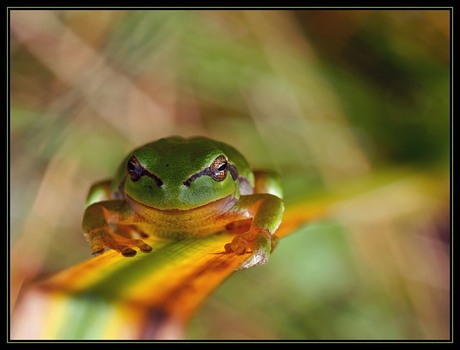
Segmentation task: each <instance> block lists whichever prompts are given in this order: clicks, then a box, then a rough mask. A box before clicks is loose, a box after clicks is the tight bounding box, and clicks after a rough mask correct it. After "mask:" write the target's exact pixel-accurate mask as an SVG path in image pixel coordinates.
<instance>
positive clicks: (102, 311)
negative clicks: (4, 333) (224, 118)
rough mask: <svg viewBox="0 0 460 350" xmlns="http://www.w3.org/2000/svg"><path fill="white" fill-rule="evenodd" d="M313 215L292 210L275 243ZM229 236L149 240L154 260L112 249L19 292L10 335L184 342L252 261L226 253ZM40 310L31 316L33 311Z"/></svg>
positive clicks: (247, 256)
mask: <svg viewBox="0 0 460 350" xmlns="http://www.w3.org/2000/svg"><path fill="white" fill-rule="evenodd" d="M319 212H321V209H319V210H317V214H318V213H319ZM312 213H313V211H305V210H301V209H299V208H297V209H296V208H295V207H292V208H291V209H290V210H287V211H286V213H285V217H284V220H283V224H282V225H281V226H280V227H279V229H278V231H277V237H278V238H281V237H284V236H285V235H287V234H288V233H290V232H292V231H293V230H295V228H297V227H299V226H300V225H301V224H303V223H304V222H305V221H306V220H307V219H309V218H311V215H312ZM231 238H232V236H231V235H229V234H224V233H222V234H216V235H213V236H209V237H206V238H202V239H183V240H179V241H171V240H159V239H154V238H150V239H146V242H147V243H149V244H150V245H151V246H152V247H153V251H152V252H151V253H149V254H142V253H139V254H137V255H136V256H135V257H133V258H125V257H123V256H121V255H120V254H119V253H117V252H115V251H107V252H105V253H104V254H102V255H100V256H97V257H94V258H91V259H89V260H87V261H84V262H82V263H80V264H78V265H76V266H73V267H70V268H68V269H67V270H64V271H62V272H60V273H58V274H56V275H54V276H51V277H50V278H48V279H46V280H43V281H40V282H38V283H36V284H32V285H30V286H29V287H28V288H25V291H24V292H23V293H22V294H21V300H19V303H18V304H19V305H18V307H17V309H16V310H15V318H14V323H13V329H14V332H13V335H12V337H13V338H15V339H162V338H180V337H181V334H182V330H183V328H184V326H185V324H186V323H187V321H188V320H189V319H190V317H191V315H192V314H193V313H194V312H195V310H196V309H197V307H198V306H199V305H200V303H201V302H202V301H203V300H204V299H205V298H206V296H207V295H208V294H209V293H211V292H212V291H213V290H214V289H215V288H216V287H217V286H219V285H220V284H221V283H222V282H223V281H224V280H225V279H226V278H228V277H229V276H230V275H231V274H232V273H233V272H234V271H235V270H237V269H238V268H240V267H241V266H242V264H243V263H244V262H245V261H246V260H248V259H249V258H250V256H251V255H250V254H244V255H240V256H238V255H235V254H228V253H225V251H224V248H223V247H224V245H225V244H226V243H228V242H229V241H230V240H231ZM37 308H38V309H40V311H39V312H34V316H33V317H31V314H30V310H32V309H37ZM44 315H45V316H44ZM43 316H44V317H43ZM42 317H43V318H42Z"/></svg>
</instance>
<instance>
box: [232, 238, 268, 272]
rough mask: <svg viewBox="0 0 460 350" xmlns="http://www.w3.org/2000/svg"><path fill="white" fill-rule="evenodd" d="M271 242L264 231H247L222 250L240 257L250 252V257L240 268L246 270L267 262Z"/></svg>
mask: <svg viewBox="0 0 460 350" xmlns="http://www.w3.org/2000/svg"><path fill="white" fill-rule="evenodd" d="M271 241H272V237H271V235H270V233H269V232H268V231H266V230H257V231H248V232H246V233H243V234H241V235H238V236H236V237H235V238H234V239H233V240H232V242H231V243H227V244H226V245H225V246H224V248H225V251H226V252H227V253H231V252H233V253H234V254H237V255H242V254H244V253H246V251H248V250H251V251H252V255H251V257H250V258H249V259H248V260H247V261H246V262H245V263H244V264H243V265H242V266H241V268H248V267H251V266H254V265H260V264H265V263H266V262H268V258H269V256H270V250H271Z"/></svg>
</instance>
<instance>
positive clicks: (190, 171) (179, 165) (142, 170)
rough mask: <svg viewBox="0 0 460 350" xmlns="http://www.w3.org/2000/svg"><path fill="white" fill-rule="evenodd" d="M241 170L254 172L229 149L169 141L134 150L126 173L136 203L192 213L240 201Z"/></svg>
mask: <svg viewBox="0 0 460 350" xmlns="http://www.w3.org/2000/svg"><path fill="white" fill-rule="evenodd" d="M235 158H236V163H235V160H234V159H235ZM237 164H238V166H240V167H241V165H242V164H243V167H245V168H246V167H247V168H249V167H248V166H247V163H246V161H245V160H244V158H243V157H242V156H241V154H239V153H238V152H237V151H236V150H235V149H233V148H231V147H230V146H228V145H225V144H222V143H219V142H216V141H213V140H210V139H207V138H204V137H195V138H190V139H184V138H181V137H169V138H164V139H160V140H158V141H155V142H152V143H149V144H146V145H144V146H142V147H140V148H137V149H136V150H134V151H133V152H132V153H131V154H130V155H129V156H128V157H127V159H126V161H125V163H124V165H123V164H122V167H124V169H120V171H124V172H125V175H126V176H125V178H126V179H125V183H124V192H125V194H126V195H128V196H129V197H130V198H132V199H134V200H136V201H138V202H140V203H142V204H144V205H147V206H149V207H152V208H156V209H161V210H167V209H180V210H187V209H192V208H195V207H198V206H201V205H205V204H208V203H210V202H213V201H215V200H218V199H221V198H224V197H227V196H230V195H235V196H237V195H238V193H239V191H238V189H239V174H238V170H239V169H237Z"/></svg>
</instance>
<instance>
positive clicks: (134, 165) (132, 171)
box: [126, 156, 144, 182]
mask: <svg viewBox="0 0 460 350" xmlns="http://www.w3.org/2000/svg"><path fill="white" fill-rule="evenodd" d="M126 168H127V169H128V174H129V177H130V178H131V180H133V181H134V182H136V181H137V180H139V179H140V178H141V176H142V175H143V173H144V168H143V166H142V165H141V163H139V161H138V160H137V158H136V157H134V156H132V157H131V158H129V160H128V163H127V164H126Z"/></svg>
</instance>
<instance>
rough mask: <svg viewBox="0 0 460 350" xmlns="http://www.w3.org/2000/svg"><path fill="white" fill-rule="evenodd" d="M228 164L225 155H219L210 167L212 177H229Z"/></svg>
mask: <svg viewBox="0 0 460 350" xmlns="http://www.w3.org/2000/svg"><path fill="white" fill-rule="evenodd" d="M227 165H228V162H227V159H226V158H225V156H222V155H221V156H218V157H217V158H216V159H215V160H214V161H213V162H212V164H211V166H210V167H209V170H210V172H211V174H210V175H211V177H212V178H213V179H214V180H215V181H223V180H224V179H225V178H226V177H227Z"/></svg>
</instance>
